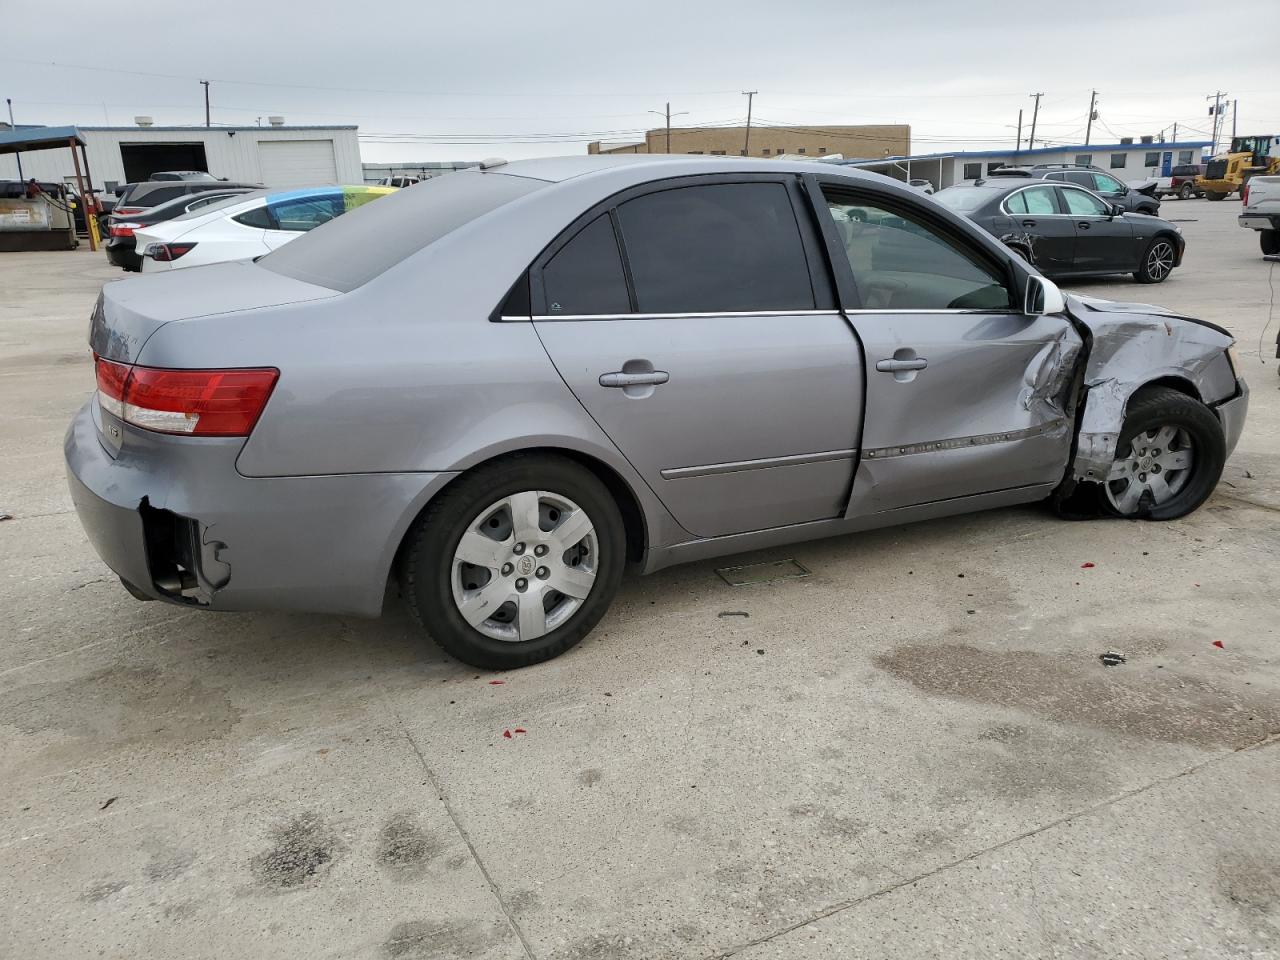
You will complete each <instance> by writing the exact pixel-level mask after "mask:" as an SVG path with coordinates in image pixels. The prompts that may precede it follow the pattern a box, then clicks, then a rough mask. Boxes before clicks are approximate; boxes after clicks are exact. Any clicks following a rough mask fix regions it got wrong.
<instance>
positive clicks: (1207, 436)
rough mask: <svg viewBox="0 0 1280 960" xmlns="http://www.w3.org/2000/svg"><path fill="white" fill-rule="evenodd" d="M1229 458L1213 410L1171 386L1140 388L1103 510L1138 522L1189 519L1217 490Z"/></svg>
mask: <svg viewBox="0 0 1280 960" xmlns="http://www.w3.org/2000/svg"><path fill="white" fill-rule="evenodd" d="M1157 444H1162V445H1161V446H1157ZM1226 458H1227V447H1226V440H1225V439H1224V437H1223V434H1222V424H1220V423H1219V422H1218V418H1217V417H1216V416H1215V415H1214V413H1213V411H1212V410H1210V409H1209V408H1208V407H1206V406H1205V405H1204V404H1203V403H1201V402H1200V401H1199V400H1196V399H1194V398H1192V397H1189V396H1187V395H1186V394H1185V393H1179V392H1178V391H1177V390H1172V389H1170V388H1168V387H1151V388H1148V389H1144V390H1140V391H1138V393H1136V394H1134V396H1133V397H1132V399H1130V401H1129V410H1128V413H1127V414H1126V415H1125V419H1124V426H1123V428H1122V429H1121V431H1120V438H1119V440H1118V442H1117V443H1116V459H1115V461H1114V462H1113V464H1112V467H1111V473H1110V475H1109V477H1108V479H1107V480H1106V481H1105V482H1104V483H1102V484H1099V485H1098V491H1099V499H1100V501H1101V506H1102V510H1103V512H1104V513H1108V514H1110V515H1111V516H1117V517H1126V518H1128V519H1132V520H1138V519H1142V520H1176V519H1177V518H1179V517H1185V516H1186V515H1187V514H1189V513H1192V512H1193V511H1195V510H1196V509H1197V508H1198V507H1199V506H1200V505H1201V504H1202V503H1204V502H1205V500H1207V499H1208V498H1209V495H1210V494H1211V493H1213V488H1214V487H1216V486H1217V484H1218V480H1219V478H1221V476H1222V468H1223V466H1224V464H1225V463H1226Z"/></svg>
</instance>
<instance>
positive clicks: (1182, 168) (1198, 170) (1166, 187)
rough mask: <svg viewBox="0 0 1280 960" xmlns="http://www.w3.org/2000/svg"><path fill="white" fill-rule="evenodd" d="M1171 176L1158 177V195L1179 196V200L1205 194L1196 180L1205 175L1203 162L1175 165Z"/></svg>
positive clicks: (1170, 172)
mask: <svg viewBox="0 0 1280 960" xmlns="http://www.w3.org/2000/svg"><path fill="white" fill-rule="evenodd" d="M1169 174H1170V175H1169V176H1167V177H1158V178H1157V179H1156V190H1155V192H1156V196H1158V197H1169V196H1173V197H1177V198H1178V199H1179V200H1190V199H1191V198H1192V197H1196V198H1197V199H1198V198H1200V197H1203V196H1204V191H1203V190H1201V189H1200V185H1199V184H1198V183H1197V182H1196V181H1197V179H1198V178H1200V177H1202V176H1204V164H1203V163H1184V164H1180V165H1179V166H1176V167H1173V168H1172V169H1171V170H1170V171H1169Z"/></svg>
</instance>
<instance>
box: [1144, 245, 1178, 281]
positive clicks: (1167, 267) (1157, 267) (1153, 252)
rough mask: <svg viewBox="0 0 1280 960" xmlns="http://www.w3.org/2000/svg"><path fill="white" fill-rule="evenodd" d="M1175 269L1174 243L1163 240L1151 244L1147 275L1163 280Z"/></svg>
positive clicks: (1148, 253) (1153, 278) (1148, 254)
mask: <svg viewBox="0 0 1280 960" xmlns="http://www.w3.org/2000/svg"><path fill="white" fill-rule="evenodd" d="M1172 270H1173V244H1171V243H1169V241H1168V240H1161V241H1159V242H1157V243H1154V244H1152V245H1151V249H1150V250H1149V251H1148V252H1147V276H1149V277H1150V278H1151V279H1152V280H1157V281H1158V280H1163V279H1164V278H1165V277H1167V276H1168V275H1169V273H1170V271H1172Z"/></svg>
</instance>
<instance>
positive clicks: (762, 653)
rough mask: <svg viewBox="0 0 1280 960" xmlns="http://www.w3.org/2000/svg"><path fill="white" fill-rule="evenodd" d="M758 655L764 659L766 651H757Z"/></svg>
mask: <svg viewBox="0 0 1280 960" xmlns="http://www.w3.org/2000/svg"><path fill="white" fill-rule="evenodd" d="M756 653H758V654H760V656H762V657H763V656H764V651H763V650H757V651H756Z"/></svg>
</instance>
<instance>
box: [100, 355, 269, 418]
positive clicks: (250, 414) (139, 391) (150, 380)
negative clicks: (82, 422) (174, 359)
mask: <svg viewBox="0 0 1280 960" xmlns="http://www.w3.org/2000/svg"><path fill="white" fill-rule="evenodd" d="M96 367H97V377H98V402H99V403H100V404H101V405H102V409H104V410H106V411H107V412H108V413H112V414H114V415H115V416H117V417H119V418H120V419H121V420H124V421H125V422H127V423H131V424H133V425H134V426H136V427H142V428H144V429H146V430H156V431H159V432H160V433H179V434H186V435H188V436H195V437H247V436H248V435H249V433H250V431H252V430H253V426H254V424H255V423H257V422H258V417H259V416H261V415H262V410H263V408H264V407H265V406H266V405H267V399H268V398H269V397H270V396H271V391H272V389H273V388H274V387H275V385H276V380H277V378H278V377H279V376H280V371H279V370H277V369H275V368H274V367H259V368H253V369H239V370H164V369H161V368H159V367H142V366H133V367H130V366H128V365H127V364H123V363H116V362H115V361H114V360H104V359H103V358H102V357H98V358H96Z"/></svg>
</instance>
